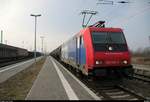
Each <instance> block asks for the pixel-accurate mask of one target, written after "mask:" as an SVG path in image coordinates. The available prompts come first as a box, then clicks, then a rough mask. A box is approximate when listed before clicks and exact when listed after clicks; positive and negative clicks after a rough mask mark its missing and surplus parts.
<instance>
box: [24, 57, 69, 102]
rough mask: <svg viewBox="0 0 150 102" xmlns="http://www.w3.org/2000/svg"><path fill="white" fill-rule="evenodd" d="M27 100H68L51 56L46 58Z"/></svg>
mask: <svg viewBox="0 0 150 102" xmlns="http://www.w3.org/2000/svg"><path fill="white" fill-rule="evenodd" d="M26 100H68V97H67V95H66V93H65V90H64V88H63V86H62V83H61V81H60V79H59V77H58V75H57V72H56V70H55V69H54V66H53V64H52V62H51V61H50V58H47V59H46V61H45V64H44V66H43V68H42V70H41V71H40V73H39V75H38V77H37V79H36V80H35V82H34V84H33V86H32V88H31V90H30V92H29V93H28V95H27V97H26Z"/></svg>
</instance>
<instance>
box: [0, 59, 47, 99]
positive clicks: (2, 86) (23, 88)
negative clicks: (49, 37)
mask: <svg viewBox="0 0 150 102" xmlns="http://www.w3.org/2000/svg"><path fill="white" fill-rule="evenodd" d="M45 59H46V58H42V59H41V60H39V61H38V62H37V63H36V66H35V64H32V65H31V66H29V67H28V68H26V69H25V70H23V71H21V72H19V73H17V74H16V75H14V76H12V77H11V78H9V79H8V80H7V81H5V82H3V83H0V100H24V99H25V98H26V95H27V94H28V92H29V91H30V89H31V87H32V85H33V83H34V80H35V79H36V77H37V75H38V73H39V71H40V70H41V68H42V66H43V64H44V62H45Z"/></svg>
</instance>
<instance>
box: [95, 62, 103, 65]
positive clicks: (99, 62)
mask: <svg viewBox="0 0 150 102" xmlns="http://www.w3.org/2000/svg"><path fill="white" fill-rule="evenodd" d="M95 63H96V64H102V63H103V61H96V62H95Z"/></svg>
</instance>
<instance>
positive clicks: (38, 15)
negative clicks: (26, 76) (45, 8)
mask: <svg viewBox="0 0 150 102" xmlns="http://www.w3.org/2000/svg"><path fill="white" fill-rule="evenodd" d="M30 16H33V17H35V38H34V59H35V62H36V25H37V17H40V16H41V14H37V15H35V14H31V15H30Z"/></svg>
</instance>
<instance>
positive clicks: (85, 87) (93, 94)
mask: <svg viewBox="0 0 150 102" xmlns="http://www.w3.org/2000/svg"><path fill="white" fill-rule="evenodd" d="M51 58H52V57H51ZM54 60H55V59H54ZM55 61H56V60H55ZM56 63H58V64H59V65H60V66H61V67H62V68H63V69H64V70H65V71H66V72H68V74H69V75H70V76H72V78H73V79H74V80H76V81H77V82H78V83H79V84H80V85H81V86H82V87H83V88H84V89H85V90H86V91H87V92H88V93H89V94H90V95H91V96H92V97H93V98H94V99H95V100H101V98H100V97H98V96H97V95H96V94H95V93H94V92H92V91H91V90H90V89H89V88H88V87H87V86H85V85H84V84H83V83H82V82H81V81H80V80H78V79H77V78H76V77H75V76H74V75H73V74H72V73H70V72H69V71H68V70H67V69H66V68H64V67H63V66H62V65H61V64H60V63H59V62H58V61H56Z"/></svg>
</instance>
